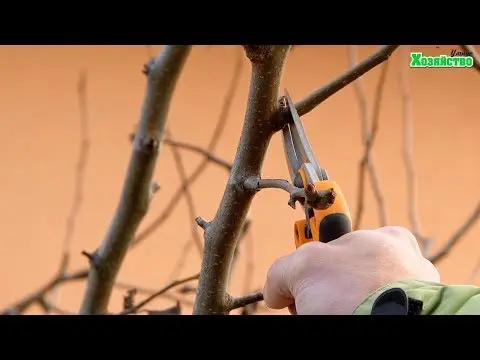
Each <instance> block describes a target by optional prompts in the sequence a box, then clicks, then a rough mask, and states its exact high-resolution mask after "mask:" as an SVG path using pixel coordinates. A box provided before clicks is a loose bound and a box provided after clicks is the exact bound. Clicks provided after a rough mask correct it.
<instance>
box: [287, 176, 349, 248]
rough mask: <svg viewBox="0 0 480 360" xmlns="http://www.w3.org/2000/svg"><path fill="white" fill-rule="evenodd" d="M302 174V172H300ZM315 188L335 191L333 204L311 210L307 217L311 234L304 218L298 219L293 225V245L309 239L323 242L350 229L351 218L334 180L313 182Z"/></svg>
mask: <svg viewBox="0 0 480 360" xmlns="http://www.w3.org/2000/svg"><path fill="white" fill-rule="evenodd" d="M302 175H303V174H302ZM314 185H315V188H316V190H328V189H332V188H333V190H334V191H335V193H336V197H335V200H334V202H333V204H332V205H331V206H330V207H329V208H328V209H325V210H316V209H314V210H313V213H314V216H313V217H312V218H310V219H309V225H310V229H311V236H310V234H307V231H306V230H307V228H306V226H305V225H306V219H302V220H298V221H296V222H295V225H294V236H295V246H296V247H297V248H298V247H300V246H302V245H303V244H305V243H308V242H310V241H321V242H324V243H327V242H330V241H332V240H335V239H338V238H339V237H340V236H342V235H344V234H347V233H349V232H351V231H352V220H351V217H350V210H349V209H348V205H347V202H346V201H345V197H344V196H343V193H342V190H341V189H340V187H339V186H338V184H337V183H336V182H335V181H331V180H322V181H318V182H316V183H314Z"/></svg>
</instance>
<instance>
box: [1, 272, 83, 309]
mask: <svg viewBox="0 0 480 360" xmlns="http://www.w3.org/2000/svg"><path fill="white" fill-rule="evenodd" d="M87 276H88V270H86V269H85V270H80V271H76V272H75V273H72V274H68V275H62V274H58V275H57V276H55V278H54V279H52V280H50V281H49V282H48V283H46V284H45V285H43V286H42V287H40V288H39V289H38V290H36V291H34V292H32V293H31V294H29V295H27V296H25V297H24V298H23V299H21V300H19V301H17V302H16V303H14V304H12V305H10V306H8V307H7V308H6V309H4V310H3V311H2V312H0V315H16V314H22V313H23V312H24V311H26V310H27V309H28V308H29V307H30V306H32V305H33V304H36V303H40V302H42V301H44V300H45V296H46V295H47V294H48V293H49V292H50V291H51V290H52V289H53V288H55V287H56V286H58V285H60V284H62V283H65V282H69V281H76V280H83V279H86V278H87Z"/></svg>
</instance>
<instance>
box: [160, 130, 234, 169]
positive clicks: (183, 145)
mask: <svg viewBox="0 0 480 360" xmlns="http://www.w3.org/2000/svg"><path fill="white" fill-rule="evenodd" d="M163 143H164V144H166V145H169V146H171V147H178V148H180V149H185V150H189V151H192V152H194V153H198V154H200V155H203V157H204V158H205V159H206V160H207V161H209V162H212V163H214V164H216V165H219V166H220V167H222V168H224V169H225V170H227V171H230V170H232V164H231V163H229V162H228V161H226V160H224V159H222V158H220V157H218V156H217V155H215V154H213V153H212V151H211V150H207V149H204V148H202V147H200V146H198V145H193V144H188V143H185V142H181V141H174V140H173V139H170V138H168V137H167V138H166V139H164V140H163Z"/></svg>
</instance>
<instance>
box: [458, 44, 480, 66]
mask: <svg viewBox="0 0 480 360" xmlns="http://www.w3.org/2000/svg"><path fill="white" fill-rule="evenodd" d="M460 47H461V48H462V50H463V51H465V52H468V53H470V54H472V57H473V67H474V68H475V69H476V70H477V71H480V55H479V54H478V52H477V50H476V49H475V46H473V45H460Z"/></svg>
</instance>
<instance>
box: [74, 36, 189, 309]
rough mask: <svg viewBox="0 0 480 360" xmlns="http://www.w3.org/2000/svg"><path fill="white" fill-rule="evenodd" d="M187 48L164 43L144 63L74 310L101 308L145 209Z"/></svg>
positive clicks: (107, 298)
mask: <svg viewBox="0 0 480 360" xmlns="http://www.w3.org/2000/svg"><path fill="white" fill-rule="evenodd" d="M190 50H191V46H185V45H170V46H166V47H165V48H164V50H163V51H162V52H161V53H160V54H159V55H158V56H157V57H156V59H155V60H154V61H152V62H151V64H150V65H149V69H148V80H147V90H146V95H145V100H144V104H143V109H142V115H141V119H140V122H139V124H138V129H137V131H136V133H135V139H134V143H133V151H132V155H131V158H130V164H129V166H128V170H127V174H126V178H125V183H124V187H123V191H122V195H121V198H120V202H119V204H118V207H117V210H116V212H115V216H114V218H113V221H112V224H111V226H110V228H109V230H108V233H107V235H106V237H105V239H104V241H103V243H102V244H101V246H100V248H99V249H98V251H97V252H96V253H95V261H92V262H91V266H90V273H89V277H88V282H87V288H86V291H85V295H84V298H83V302H82V306H81V309H80V314H83V315H87V314H101V313H106V312H107V307H108V303H109V300H110V296H111V293H112V289H113V285H114V283H115V278H116V276H117V274H118V271H119V270H120V267H121V264H122V262H123V260H124V258H125V255H126V253H127V250H128V247H129V245H130V242H131V241H132V239H133V237H134V235H135V233H136V231H137V229H138V226H139V225H140V222H141V220H142V218H143V217H144V215H145V214H146V212H147V208H148V200H149V198H150V184H151V182H152V176H153V172H154V169H155V164H156V160H157V157H158V153H159V150H160V145H161V143H162V141H163V132H164V129H165V125H166V120H167V114H168V109H169V105H170V100H171V97H172V94H173V90H174V88H175V85H176V83H177V80H178V78H179V76H180V73H181V70H182V69H183V65H184V64H185V61H186V59H187V57H188V54H189V53H190Z"/></svg>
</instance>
